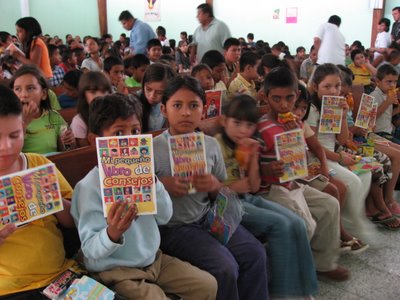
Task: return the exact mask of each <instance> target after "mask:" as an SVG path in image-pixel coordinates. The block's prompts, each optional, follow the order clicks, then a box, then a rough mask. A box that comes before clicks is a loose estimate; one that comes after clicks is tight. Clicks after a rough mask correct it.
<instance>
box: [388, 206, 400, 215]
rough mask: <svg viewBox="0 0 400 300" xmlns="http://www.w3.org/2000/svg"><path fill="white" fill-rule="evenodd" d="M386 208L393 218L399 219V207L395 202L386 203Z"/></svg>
mask: <svg viewBox="0 0 400 300" xmlns="http://www.w3.org/2000/svg"><path fill="white" fill-rule="evenodd" d="M387 207H388V208H389V210H390V212H391V213H392V215H394V216H395V217H400V206H399V204H398V203H397V202H392V203H388V204H387Z"/></svg>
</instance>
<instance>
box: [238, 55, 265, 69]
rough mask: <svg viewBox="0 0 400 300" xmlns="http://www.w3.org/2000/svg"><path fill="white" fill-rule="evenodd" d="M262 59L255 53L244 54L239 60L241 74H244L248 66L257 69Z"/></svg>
mask: <svg viewBox="0 0 400 300" xmlns="http://www.w3.org/2000/svg"><path fill="white" fill-rule="evenodd" d="M259 60H260V57H259V56H258V55H257V54H256V53H254V52H251V51H249V52H244V53H243V54H242V55H241V56H240V59H239V66H240V72H243V71H244V69H245V68H246V66H251V67H255V66H256V65H257V63H258V61H259Z"/></svg>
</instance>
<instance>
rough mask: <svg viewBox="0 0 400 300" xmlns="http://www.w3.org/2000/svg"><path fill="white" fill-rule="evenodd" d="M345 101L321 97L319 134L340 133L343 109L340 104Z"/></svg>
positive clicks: (335, 97)
mask: <svg viewBox="0 0 400 300" xmlns="http://www.w3.org/2000/svg"><path fill="white" fill-rule="evenodd" d="M343 101H346V100H345V98H343V97H337V96H323V97H322V107H321V118H320V120H319V129H318V130H319V132H320V133H335V134H336V133H340V131H341V127H342V112H343V108H342V107H341V106H340V104H341V103H342V102H343Z"/></svg>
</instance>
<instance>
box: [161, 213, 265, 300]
mask: <svg viewBox="0 0 400 300" xmlns="http://www.w3.org/2000/svg"><path fill="white" fill-rule="evenodd" d="M160 232H161V249H162V251H163V252H165V253H167V254H169V255H171V256H175V257H178V258H180V259H182V260H184V261H188V262H190V263H191V264H192V265H194V266H196V267H199V268H200V269H202V270H205V271H207V272H209V273H210V274H211V275H213V276H214V277H215V278H216V279H217V282H218V292H217V299H219V300H222V299H226V300H239V299H246V300H253V299H254V300H264V299H268V285H267V268H266V265H267V257H266V253H265V249H264V247H263V245H262V244H261V243H260V242H259V241H258V240H257V239H256V238H255V237H254V236H253V235H252V234H251V233H249V232H248V231H247V230H246V229H245V228H244V227H243V226H241V225H239V227H238V228H237V229H236V231H235V232H234V234H233V235H232V237H231V239H230V240H229V242H228V243H227V244H226V245H225V246H224V245H222V244H221V243H220V242H219V241H218V240H216V239H215V238H214V237H212V236H211V235H210V234H209V233H208V232H207V231H206V230H205V229H204V220H202V221H200V222H198V223H192V224H185V225H178V226H174V227H166V226H161V227H160Z"/></svg>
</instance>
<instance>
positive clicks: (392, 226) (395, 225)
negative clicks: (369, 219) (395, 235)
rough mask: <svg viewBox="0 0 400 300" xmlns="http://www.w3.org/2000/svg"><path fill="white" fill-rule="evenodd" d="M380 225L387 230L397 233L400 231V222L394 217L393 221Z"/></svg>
mask: <svg viewBox="0 0 400 300" xmlns="http://www.w3.org/2000/svg"><path fill="white" fill-rule="evenodd" d="M379 225H381V226H382V227H383V228H385V229H387V230H391V231H397V230H399V229H400V220H399V219H397V218H396V217H394V218H392V219H389V220H387V221H385V222H382V223H380V224H379Z"/></svg>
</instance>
